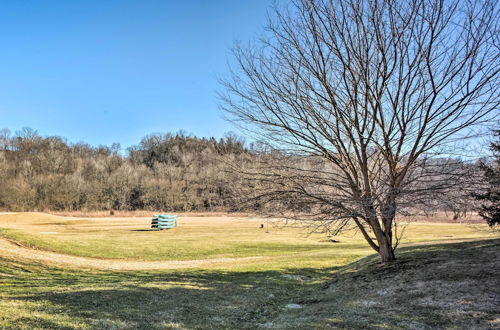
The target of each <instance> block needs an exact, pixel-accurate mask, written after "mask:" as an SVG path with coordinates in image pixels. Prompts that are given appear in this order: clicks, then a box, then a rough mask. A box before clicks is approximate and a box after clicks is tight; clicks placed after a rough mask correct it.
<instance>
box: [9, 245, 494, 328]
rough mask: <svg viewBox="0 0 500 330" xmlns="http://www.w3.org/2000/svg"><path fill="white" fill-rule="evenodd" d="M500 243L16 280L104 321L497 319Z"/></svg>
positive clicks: (287, 323)
mask: <svg viewBox="0 0 500 330" xmlns="http://www.w3.org/2000/svg"><path fill="white" fill-rule="evenodd" d="M499 248H500V240H499V239H496V240H485V241H477V242H468V243H453V244H439V245H427V246H417V247H410V248H401V249H399V253H398V261H397V262H395V263H393V264H391V265H389V266H381V265H379V264H378V257H377V256H370V257H366V258H363V259H361V260H358V261H356V262H354V263H352V264H350V265H347V266H344V267H335V268H329V269H322V270H317V269H293V270H290V271H255V272H224V271H203V270H194V271H192V270H191V271H189V272H188V271H186V272H179V271H176V272H171V271H170V272H120V273H118V272H112V273H108V272H107V273H103V272H93V273H83V272H75V271H73V272H71V271H70V272H67V271H63V270H56V269H53V270H51V271H50V272H49V273H50V274H43V278H42V279H40V276H41V275H37V276H34V277H33V276H27V277H26V278H24V279H21V278H18V279H16V280H13V281H12V282H11V283H9V284H8V285H9V286H10V287H15V286H16V285H19V287H21V286H24V288H26V287H30V290H28V292H24V293H22V294H17V295H13V296H12V298H13V299H15V300H22V301H27V302H29V303H38V304H42V305H44V306H46V307H44V308H45V309H44V312H45V313H49V314H53V313H54V314H56V313H61V312H63V313H64V314H66V315H68V316H70V317H71V319H74V320H79V322H81V323H84V324H88V325H90V326H91V327H94V328H127V327H129V328H189V329H193V328H198V329H199V328H203V329H207V328H215V329H221V328H233V329H234V328H238V329H242V328H252V329H255V328H290V329H292V328H298V329H299V328H300V329H304V328H318V327H322V328H324V327H339V328H384V327H387V326H388V325H391V326H392V327H399V328H424V329H425V328H435V327H438V328H439V327H449V326H451V327H460V328H461V327H466V328H468V327H471V326H472V327H491V326H492V324H493V323H491V322H493V321H492V320H494V319H495V317H497V318H498V315H496V314H495V310H498V308H499V307H500V306H499V301H500V299H498V298H499V297H500V294H499V291H498V285H497V286H496V287H495V286H494V284H495V281H496V280H495V279H496V276H497V274H498V272H499V271H500V269H498V267H499V262H498V251H499ZM480 265H484V267H480ZM284 274H288V275H285V276H284ZM290 275H292V276H290ZM464 283H468V284H464ZM496 283H497V284H498V282H496ZM464 285H465V287H464ZM492 285H493V287H492ZM467 286H470V287H467ZM19 293H20V292H19ZM288 304H299V305H300V307H301V308H289V307H287V305H288ZM295 307H297V306H295ZM18 321H19V322H22V323H21V324H23V325H27V327H29V325H30V324H34V323H32V322H34V321H33V319H31V320H30V319H26V320H20V319H19V320H18ZM24 322H26V323H24ZM493 326H494V325H493ZM44 327H47V328H58V327H60V325H57V324H47V325H46V326H45V325H44Z"/></svg>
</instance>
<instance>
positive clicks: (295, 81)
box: [221, 0, 500, 262]
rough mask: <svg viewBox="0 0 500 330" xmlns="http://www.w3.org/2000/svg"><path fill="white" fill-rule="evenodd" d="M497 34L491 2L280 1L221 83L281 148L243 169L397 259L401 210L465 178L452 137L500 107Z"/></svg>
mask: <svg viewBox="0 0 500 330" xmlns="http://www.w3.org/2000/svg"><path fill="white" fill-rule="evenodd" d="M498 32H499V31H498V5H497V2H496V1H490V0H477V1H472V0H471V1H459V0H403V1H395V0H295V1H292V4H291V5H290V6H287V7H282V8H277V9H276V10H275V18H273V19H272V20H271V22H270V24H269V27H268V34H266V36H264V37H263V39H262V40H261V41H260V43H259V44H258V45H257V47H255V46H253V47H252V46H250V47H241V46H238V47H236V48H235V50H234V55H235V58H236V61H237V66H236V68H232V75H231V77H230V78H228V79H226V80H223V81H222V84H223V87H224V90H225V92H224V93H223V94H222V96H221V98H222V105H221V107H222V109H223V110H224V111H225V112H226V113H227V114H228V115H229V118H231V119H232V120H234V121H235V122H236V123H237V124H239V125H240V126H241V127H242V128H243V129H246V130H247V131H249V132H252V133H254V135H255V136H258V137H259V138H260V140H262V141H263V142H264V143H267V145H268V146H270V148H272V149H274V150H279V151H280V153H279V155H280V157H281V160H279V161H277V160H276V159H277V158H276V157H274V158H273V159H272V160H271V159H270V158H268V157H263V158H264V159H263V160H264V161H263V162H262V163H261V164H259V165H258V166H256V167H254V168H253V169H248V170H246V171H244V172H245V173H243V174H247V175H249V176H248V177H249V178H251V177H252V176H253V178H254V179H256V180H258V181H259V182H260V184H258V185H255V187H258V188H259V190H258V191H257V192H256V193H255V194H256V195H255V197H256V198H258V199H261V200H263V201H266V202H273V203H274V205H275V206H276V207H277V206H278V205H280V206H283V209H286V208H288V210H290V212H291V211H296V212H297V214H298V215H295V216H296V217H297V218H301V219H308V220H318V221H319V223H320V224H321V225H325V224H328V225H329V226H330V228H331V226H332V225H335V228H334V229H335V232H338V231H339V230H341V229H343V228H346V227H347V226H349V225H350V224H353V225H355V226H356V227H357V228H358V229H359V230H360V231H361V233H362V234H363V236H364V238H365V239H366V241H367V242H368V243H369V245H370V246H371V247H372V248H373V249H374V250H375V251H377V252H378V253H379V254H380V256H381V258H382V261H383V262H390V261H392V260H394V259H395V256H394V249H395V247H396V246H397V243H398V242H397V239H396V237H393V236H394V229H395V225H396V216H397V215H398V214H400V213H401V212H405V211H406V212H409V211H410V210H411V208H412V204H416V203H420V202H422V201H424V198H425V196H429V195H432V194H435V193H436V192H438V191H439V190H440V189H449V187H450V186H451V185H452V184H453V180H454V179H457V178H459V177H461V176H460V173H462V177H463V172H460V171H457V168H456V166H455V167H454V166H453V164H450V162H451V161H452V160H451V158H450V157H452V154H451V153H450V151H449V150H450V149H449V147H450V146H452V145H454V144H456V143H457V142H459V141H462V140H463V139H465V138H467V137H471V136H473V135H474V134H478V133H479V132H480V131H482V129H483V128H484V127H485V124H486V123H488V122H489V123H491V122H492V120H495V115H498V105H499V100H500V98H499V90H500V86H499V84H498V71H499V70H500V63H499V62H500V61H499V54H500V52H499V40H498V36H499V34H498ZM446 148H448V149H446ZM447 150H448V151H447ZM278 158H279V157H278ZM438 158H441V159H448V161H446V163H447V164H445V165H446V166H443V163H442V162H441V163H440V160H439V159H438ZM451 168H454V170H449V169H451ZM445 169H446V170H445ZM435 170H438V172H437V173H436V172H435ZM289 216H290V217H292V215H291V213H290V214H289Z"/></svg>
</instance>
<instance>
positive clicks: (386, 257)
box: [378, 242, 396, 264]
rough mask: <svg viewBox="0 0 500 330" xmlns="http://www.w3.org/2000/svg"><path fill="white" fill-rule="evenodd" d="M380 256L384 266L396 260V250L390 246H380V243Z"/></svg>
mask: <svg viewBox="0 0 500 330" xmlns="http://www.w3.org/2000/svg"><path fill="white" fill-rule="evenodd" d="M378 254H380V258H381V259H382V263H383V264H387V263H389V262H391V261H394V260H396V256H395V255H394V249H393V248H392V246H391V245H390V244H380V242H379V250H378Z"/></svg>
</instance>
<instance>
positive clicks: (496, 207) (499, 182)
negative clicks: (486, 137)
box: [474, 130, 500, 227]
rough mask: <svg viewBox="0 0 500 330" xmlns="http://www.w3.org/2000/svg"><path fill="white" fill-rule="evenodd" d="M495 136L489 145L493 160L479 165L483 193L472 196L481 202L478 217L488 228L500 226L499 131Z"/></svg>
mask: <svg viewBox="0 0 500 330" xmlns="http://www.w3.org/2000/svg"><path fill="white" fill-rule="evenodd" d="M495 136H496V139H497V140H496V141H495V142H492V143H491V151H492V152H493V160H492V161H491V162H490V163H487V162H481V164H480V168H481V170H482V171H483V174H484V179H485V181H486V185H487V186H486V189H485V192H484V193H478V194H474V197H475V198H476V199H477V200H479V201H481V202H482V204H481V207H480V209H479V215H481V216H482V217H483V218H484V220H486V222H487V223H488V225H489V226H490V227H493V226H497V225H500V130H497V131H495Z"/></svg>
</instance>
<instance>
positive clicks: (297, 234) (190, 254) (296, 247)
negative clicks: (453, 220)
mask: <svg viewBox="0 0 500 330" xmlns="http://www.w3.org/2000/svg"><path fill="white" fill-rule="evenodd" d="M261 224H264V228H263V229H262V228H260V225H261ZM0 237H4V238H8V239H11V240H14V241H16V242H18V243H20V244H22V245H24V246H27V247H31V248H36V249H42V250H48V251H55V252H60V253H63V254H69V255H76V256H85V257H94V258H105V259H128V260H144V261H159V260H193V259H211V258H238V257H249V256H269V257H273V258H275V259H280V261H279V262H280V264H279V265H276V266H286V267H289V266H292V265H291V264H290V262H291V263H296V261H298V260H300V263H299V264H298V266H301V267H303V266H304V264H303V263H304V262H305V263H307V264H308V265H310V266H329V265H331V263H332V262H336V261H335V260H336V259H339V258H340V259H342V260H341V262H342V263H345V261H351V260H352V259H355V258H357V257H361V256H365V255H367V254H370V253H372V250H371V249H370V248H369V247H368V245H367V243H365V242H364V241H363V239H362V237H361V235H359V234H356V233H355V232H352V231H351V232H348V233H346V234H344V235H342V236H338V237H335V240H337V241H338V243H332V242H331V241H329V240H328V239H327V237H326V236H325V235H324V234H310V233H309V230H308V229H307V228H291V227H290V226H283V223H282V222H272V221H270V223H269V224H268V223H267V222H266V220H265V219H259V218H244V217H209V216H208V217H180V219H179V226H178V227H177V228H175V229H171V230H163V231H157V230H151V229H150V219H149V218H69V217H58V216H54V215H49V214H44V213H16V214H4V215H0ZM488 237H492V233H491V232H490V231H488V230H486V228H484V226H470V225H463V224H439V223H438V224H436V223H432V224H431V223H412V224H409V225H407V227H406V228H405V238H404V240H403V242H402V244H403V245H404V244H414V243H421V242H432V241H444V240H446V241H453V240H465V239H479V238H488ZM292 256H293V257H292ZM311 256H314V257H313V258H311ZM346 257H347V259H348V260H344V259H345V258H346ZM287 259H290V260H287ZM322 259H325V262H324V263H323V262H322V261H321V262H319V263H318V261H320V260H322ZM261 261H262V260H259V262H261ZM282 263H283V264H282Z"/></svg>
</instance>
